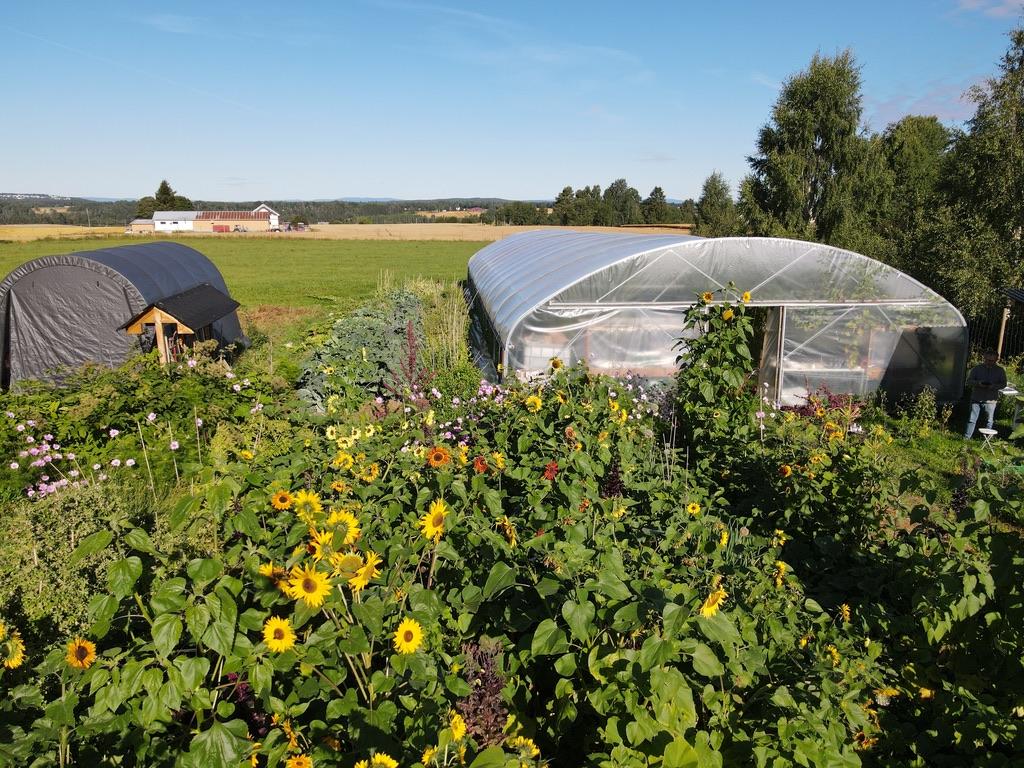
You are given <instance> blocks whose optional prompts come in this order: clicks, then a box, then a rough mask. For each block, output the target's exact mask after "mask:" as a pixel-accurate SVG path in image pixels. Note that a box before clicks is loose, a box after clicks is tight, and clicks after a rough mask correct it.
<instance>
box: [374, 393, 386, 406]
mask: <svg viewBox="0 0 1024 768" xmlns="http://www.w3.org/2000/svg"><path fill="white" fill-rule="evenodd" d="M373 402H375V403H376V404H377V405H380V404H381V403H383V402H384V398H383V397H381V396H380V395H377V397H375V398H374V399H373Z"/></svg>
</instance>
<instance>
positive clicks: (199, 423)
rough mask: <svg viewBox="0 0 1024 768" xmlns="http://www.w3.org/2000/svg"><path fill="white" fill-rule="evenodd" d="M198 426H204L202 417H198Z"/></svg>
mask: <svg viewBox="0 0 1024 768" xmlns="http://www.w3.org/2000/svg"><path fill="white" fill-rule="evenodd" d="M196 426H197V427H201V426H203V420H202V419H196Z"/></svg>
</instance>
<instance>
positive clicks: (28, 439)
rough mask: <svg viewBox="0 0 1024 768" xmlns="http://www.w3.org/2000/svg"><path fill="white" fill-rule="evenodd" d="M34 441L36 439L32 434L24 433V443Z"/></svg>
mask: <svg viewBox="0 0 1024 768" xmlns="http://www.w3.org/2000/svg"><path fill="white" fill-rule="evenodd" d="M35 441H36V439H35V438H34V437H32V435H25V442H26V443H34V442H35Z"/></svg>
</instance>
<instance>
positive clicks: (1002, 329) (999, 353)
mask: <svg viewBox="0 0 1024 768" xmlns="http://www.w3.org/2000/svg"><path fill="white" fill-rule="evenodd" d="M1009 320H1010V302H1009V301H1007V302H1006V306H1005V307H1003V321H1002V322H1001V323H1000V324H999V342H998V343H997V344H996V358H997V359H1000V360H1001V359H1002V357H1003V340H1004V339H1005V338H1006V324H1007V323H1008V322H1009Z"/></svg>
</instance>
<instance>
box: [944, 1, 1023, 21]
mask: <svg viewBox="0 0 1024 768" xmlns="http://www.w3.org/2000/svg"><path fill="white" fill-rule="evenodd" d="M957 10H959V11H963V12H965V13H982V14H984V15H985V16H992V17H994V18H997V19H1005V18H1008V17H1010V16H1016V15H1018V14H1020V13H1024V0H957Z"/></svg>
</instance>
